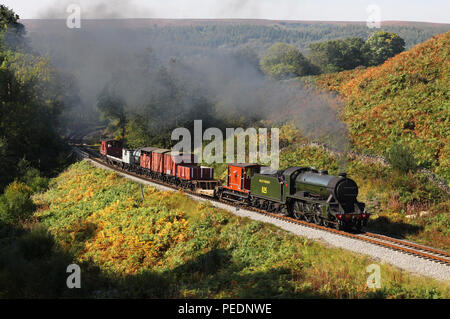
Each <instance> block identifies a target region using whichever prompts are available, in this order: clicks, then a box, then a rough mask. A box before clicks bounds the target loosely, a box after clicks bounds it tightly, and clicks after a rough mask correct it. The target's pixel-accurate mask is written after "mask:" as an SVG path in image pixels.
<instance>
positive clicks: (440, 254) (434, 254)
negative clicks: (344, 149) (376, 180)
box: [75, 147, 450, 266]
mask: <svg viewBox="0 0 450 319" xmlns="http://www.w3.org/2000/svg"><path fill="white" fill-rule="evenodd" d="M75 149H76V151H75V152H76V153H77V154H78V155H79V157H81V158H89V159H90V160H92V161H94V162H96V163H98V164H101V165H103V166H106V167H108V168H110V169H112V170H114V171H116V172H120V173H122V174H126V175H129V176H133V177H135V178H138V179H141V180H144V181H148V182H151V183H154V184H158V185H161V186H164V187H167V188H171V189H174V190H178V191H183V192H184V193H187V194H190V195H191V196H194V197H197V198H202V199H204V200H209V201H211V202H218V203H221V204H225V205H228V206H232V207H235V208H242V209H245V210H248V211H253V212H256V213H259V214H262V215H265V216H268V217H270V218H274V219H278V220H283V221H285V222H288V223H293V224H297V225H301V226H305V227H309V228H314V229H319V230H322V231H326V232H331V233H334V234H337V235H340V236H344V237H349V238H353V239H356V240H361V241H364V242H368V243H371V244H374V245H377V246H382V247H384V248H388V249H391V250H395V251H399V252H402V253H405V254H409V255H413V256H416V257H419V258H423V259H427V260H431V261H434V262H437V263H440V264H444V265H447V266H450V253H448V252H446V251H442V250H437V249H435V248H432V247H427V246H423V245H419V244H416V243H412V242H409V241H406V240H400V239H396V238H392V237H388V236H384V235H380V234H375V233H370V232H364V233H350V232H345V231H342V230H337V229H334V228H329V227H325V226H321V225H316V224H313V223H309V222H306V221H303V220H298V219H295V218H292V217H289V216H283V215H279V214H275V213H271V212H267V211H264V210H262V209H259V208H255V207H251V206H247V205H243V204H239V203H234V202H229V201H225V200H220V199H216V198H212V197H209V196H205V195H201V194H198V193H196V192H193V191H190V190H186V189H183V188H180V187H177V186H174V185H171V184H167V183H164V182H162V181H159V180H154V179H151V178H148V177H146V176H142V175H138V174H136V173H133V172H129V171H126V170H122V169H120V168H118V167H116V166H113V165H110V164H108V163H105V162H104V161H102V160H101V159H100V158H99V156H98V155H96V152H94V151H92V150H88V149H86V148H83V149H84V151H83V150H81V149H80V148H78V147H77V148H75Z"/></svg>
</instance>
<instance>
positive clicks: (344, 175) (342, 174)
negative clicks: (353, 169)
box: [339, 173, 347, 178]
mask: <svg viewBox="0 0 450 319" xmlns="http://www.w3.org/2000/svg"><path fill="white" fill-rule="evenodd" d="M339 176H342V177H344V178H345V177H347V173H339Z"/></svg>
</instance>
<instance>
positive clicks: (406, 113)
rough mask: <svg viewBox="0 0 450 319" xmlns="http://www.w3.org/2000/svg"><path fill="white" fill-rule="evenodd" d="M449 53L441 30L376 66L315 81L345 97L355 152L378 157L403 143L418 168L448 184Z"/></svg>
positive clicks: (449, 42) (346, 118)
mask: <svg viewBox="0 0 450 319" xmlns="http://www.w3.org/2000/svg"><path fill="white" fill-rule="evenodd" d="M395 41H396V42H397V43H398V42H399V41H398V40H395ZM376 42H378V41H376ZM378 52H380V54H382V52H385V49H380V50H379V51H378ZM449 55H450V32H447V33H444V34H441V35H439V36H436V37H433V38H432V39H430V40H428V41H426V42H424V43H423V44H420V45H417V46H416V47H414V48H412V49H411V50H409V51H406V52H402V53H400V54H398V55H396V56H395V57H393V58H391V59H389V60H388V61H386V62H385V63H384V64H382V65H380V66H376V67H370V68H368V69H365V70H364V69H357V70H354V71H344V72H340V73H333V74H325V75H321V76H319V77H318V78H317V79H316V82H317V83H318V85H319V86H322V87H325V88H329V89H331V90H335V91H338V92H339V93H340V94H341V95H343V96H344V97H345V98H346V100H347V103H346V106H345V108H344V110H343V119H344V121H345V122H346V123H347V125H348V127H349V132H350V138H351V141H352V143H353V145H354V146H355V148H356V149H358V150H360V151H364V152H369V153H376V154H383V155H384V154H386V153H387V152H388V151H389V150H390V149H391V148H393V147H394V145H396V144H403V145H407V146H408V147H409V148H410V149H411V150H412V152H413V153H414V156H415V157H416V159H417V164H418V165H419V166H421V167H425V168H430V169H432V170H433V171H434V172H436V173H437V174H439V175H440V176H441V177H444V178H446V179H447V180H450V160H449V159H450V141H449V136H450V129H449V128H450V125H449V122H450V117H449V107H450V102H449V87H448V84H449V83H450V63H449Z"/></svg>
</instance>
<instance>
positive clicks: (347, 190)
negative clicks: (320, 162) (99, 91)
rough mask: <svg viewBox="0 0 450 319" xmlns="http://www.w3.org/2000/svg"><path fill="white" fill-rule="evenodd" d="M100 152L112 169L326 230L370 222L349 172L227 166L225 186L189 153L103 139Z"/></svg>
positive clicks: (348, 227) (240, 165) (355, 226)
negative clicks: (127, 145)
mask: <svg viewBox="0 0 450 319" xmlns="http://www.w3.org/2000/svg"><path fill="white" fill-rule="evenodd" d="M100 153H101V155H102V158H103V160H104V161H106V162H108V163H109V164H112V165H115V166H117V167H120V168H121V169H124V170H128V171H131V172H134V173H137V174H140V175H144V176H148V177H150V178H152V179H154V180H159V181H163V182H165V183H168V184H172V185H175V186H177V187H181V188H184V189H190V190H192V191H195V192H197V193H199V194H203V195H207V196H211V197H214V198H220V199H222V200H227V201H232V202H239V203H241V204H244V205H248V206H252V207H256V208H260V209H263V210H265V211H268V212H272V213H277V214H281V215H284V216H293V217H294V218H296V219H303V220H305V221H307V222H313V223H315V224H318V225H323V226H326V227H335V228H337V229H350V228H355V229H356V230H361V228H362V227H363V226H365V225H366V224H367V220H368V218H369V214H368V213H367V212H366V211H365V205H364V204H363V203H360V202H358V201H357V196H358V186H357V185H356V183H355V182H354V181H353V180H352V179H349V178H347V176H346V174H345V173H341V174H339V176H331V175H328V172H327V171H318V170H315V169H313V168H306V167H290V168H287V169H285V170H272V169H270V168H268V167H264V166H261V165H258V164H249V163H235V164H228V166H227V180H226V182H225V184H224V185H221V183H220V182H219V181H217V180H215V179H214V170H213V168H210V167H204V166H199V165H198V164H197V159H196V157H195V155H193V154H190V153H178V152H172V151H171V150H168V149H160V148H155V147H144V148H139V149H136V150H128V149H126V148H123V147H122V143H121V142H119V141H115V140H102V141H101V147H100Z"/></svg>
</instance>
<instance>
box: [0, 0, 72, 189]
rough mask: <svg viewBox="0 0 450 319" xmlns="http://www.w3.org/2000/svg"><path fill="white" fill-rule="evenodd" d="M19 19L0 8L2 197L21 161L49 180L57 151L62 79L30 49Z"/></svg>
mask: <svg viewBox="0 0 450 319" xmlns="http://www.w3.org/2000/svg"><path fill="white" fill-rule="evenodd" d="M18 19H19V17H18V16H17V15H16V14H14V12H13V11H12V10H10V9H8V8H7V7H5V6H3V5H1V6H0V193H2V192H3V189H4V187H5V186H6V185H7V184H9V183H10V182H12V181H13V180H14V179H15V178H16V177H19V176H18V174H19V173H20V172H19V168H18V165H17V164H18V163H19V161H20V160H22V159H25V160H26V161H28V162H29V163H30V165H31V167H34V168H37V169H39V170H40V171H42V172H44V173H45V174H48V173H50V172H51V171H52V169H53V168H54V167H55V166H56V165H57V163H58V155H59V152H60V150H61V141H60V139H59V137H58V135H57V133H56V131H57V126H58V116H59V115H60V113H61V112H62V110H63V107H64V100H65V96H64V94H65V92H64V89H63V85H64V83H65V79H64V78H63V77H62V76H60V75H59V74H58V73H57V72H56V70H55V69H54V68H53V67H52V66H51V64H50V61H49V60H48V59H46V58H44V57H40V56H37V55H35V54H33V52H32V51H31V50H30V49H29V46H28V44H27V39H26V37H25V29H24V27H23V25H22V24H20V23H19V22H18Z"/></svg>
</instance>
